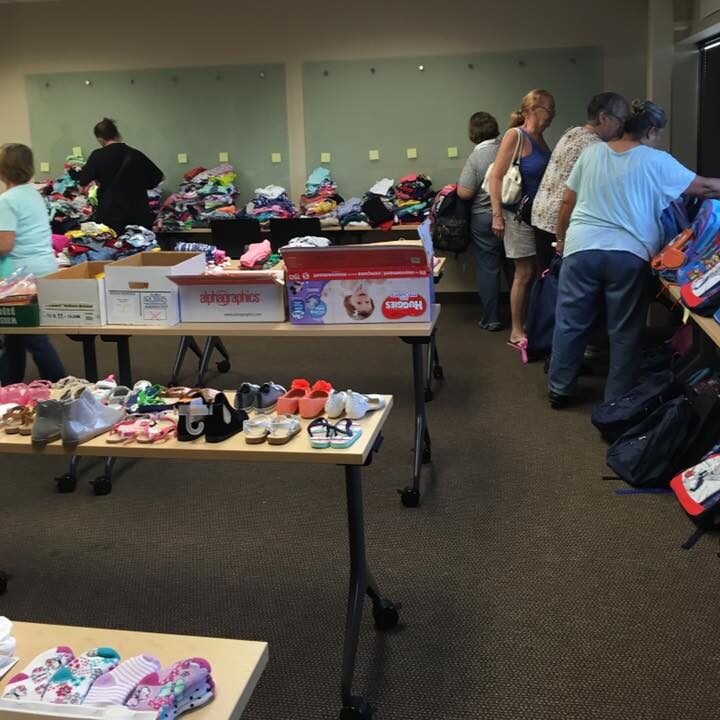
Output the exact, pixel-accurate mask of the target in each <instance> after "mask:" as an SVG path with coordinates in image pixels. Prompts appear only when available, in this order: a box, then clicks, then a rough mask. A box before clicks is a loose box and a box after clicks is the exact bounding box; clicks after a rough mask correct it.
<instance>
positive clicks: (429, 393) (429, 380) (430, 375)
mask: <svg viewBox="0 0 720 720" xmlns="http://www.w3.org/2000/svg"><path fill="white" fill-rule="evenodd" d="M444 377H445V373H444V371H443V366H442V365H441V364H440V354H439V353H438V349H437V328H436V329H434V330H433V331H432V335H431V336H430V342H429V343H428V352H427V365H426V367H425V379H426V382H425V401H426V402H430V401H431V400H432V399H433V398H434V397H435V393H434V391H433V379H435V380H442V379H443V378H444Z"/></svg>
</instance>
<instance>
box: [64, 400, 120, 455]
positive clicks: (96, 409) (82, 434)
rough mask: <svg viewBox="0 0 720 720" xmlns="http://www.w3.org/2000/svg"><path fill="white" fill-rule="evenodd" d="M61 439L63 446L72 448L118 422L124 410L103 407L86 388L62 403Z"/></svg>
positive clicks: (100, 433)
mask: <svg viewBox="0 0 720 720" xmlns="http://www.w3.org/2000/svg"><path fill="white" fill-rule="evenodd" d="M61 407H62V415H63V418H62V428H61V433H60V434H61V437H62V441H63V445H66V446H68V447H71V448H72V447H74V446H76V445H80V444H82V443H84V442H87V441H88V440H92V439H93V438H94V437H97V436H98V435H102V434H103V433H105V432H107V431H108V430H110V429H111V428H112V426H113V425H115V424H116V423H118V422H120V420H122V418H123V417H124V416H125V410H123V409H118V408H115V407H108V406H107V405H103V404H102V403H101V402H100V401H99V400H98V399H97V398H96V397H95V395H93V392H92V390H90V389H89V388H87V387H84V388H81V389H79V390H78V391H77V395H76V396H75V398H73V399H71V400H68V401H66V402H64V403H62V406H61Z"/></svg>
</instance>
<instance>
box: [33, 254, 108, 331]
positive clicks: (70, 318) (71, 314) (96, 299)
mask: <svg viewBox="0 0 720 720" xmlns="http://www.w3.org/2000/svg"><path fill="white" fill-rule="evenodd" d="M107 265H109V261H102V262H86V263H81V264H80V265H73V266H72V267H69V268H64V269H63V270H58V271H57V272H54V273H50V275H45V276H44V277H40V278H38V279H37V289H38V304H39V305H40V324H41V325H71V326H78V327H80V326H86V325H105V324H106V323H107V311H106V305H105V280H104V279H103V277H99V278H98V277H96V276H98V275H102V274H103V273H104V272H105V268H106V266H107Z"/></svg>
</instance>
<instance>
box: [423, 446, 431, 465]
mask: <svg viewBox="0 0 720 720" xmlns="http://www.w3.org/2000/svg"><path fill="white" fill-rule="evenodd" d="M431 461H432V450H431V449H430V448H429V447H426V448H423V454H422V464H423V465H427V464H428V463H429V462H431Z"/></svg>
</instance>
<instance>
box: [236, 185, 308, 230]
mask: <svg viewBox="0 0 720 720" xmlns="http://www.w3.org/2000/svg"><path fill="white" fill-rule="evenodd" d="M241 216H242V217H248V218H252V219H254V220H258V221H260V222H264V221H266V220H286V219H288V218H293V217H297V209H296V208H295V206H294V205H293V204H292V202H291V201H290V198H289V197H288V196H287V192H286V191H285V188H284V187H280V185H268V186H267V187H262V188H257V189H256V190H255V195H254V196H253V198H252V200H250V202H249V203H248V204H247V205H246V206H245V210H244V211H243V212H242V213H241Z"/></svg>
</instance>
